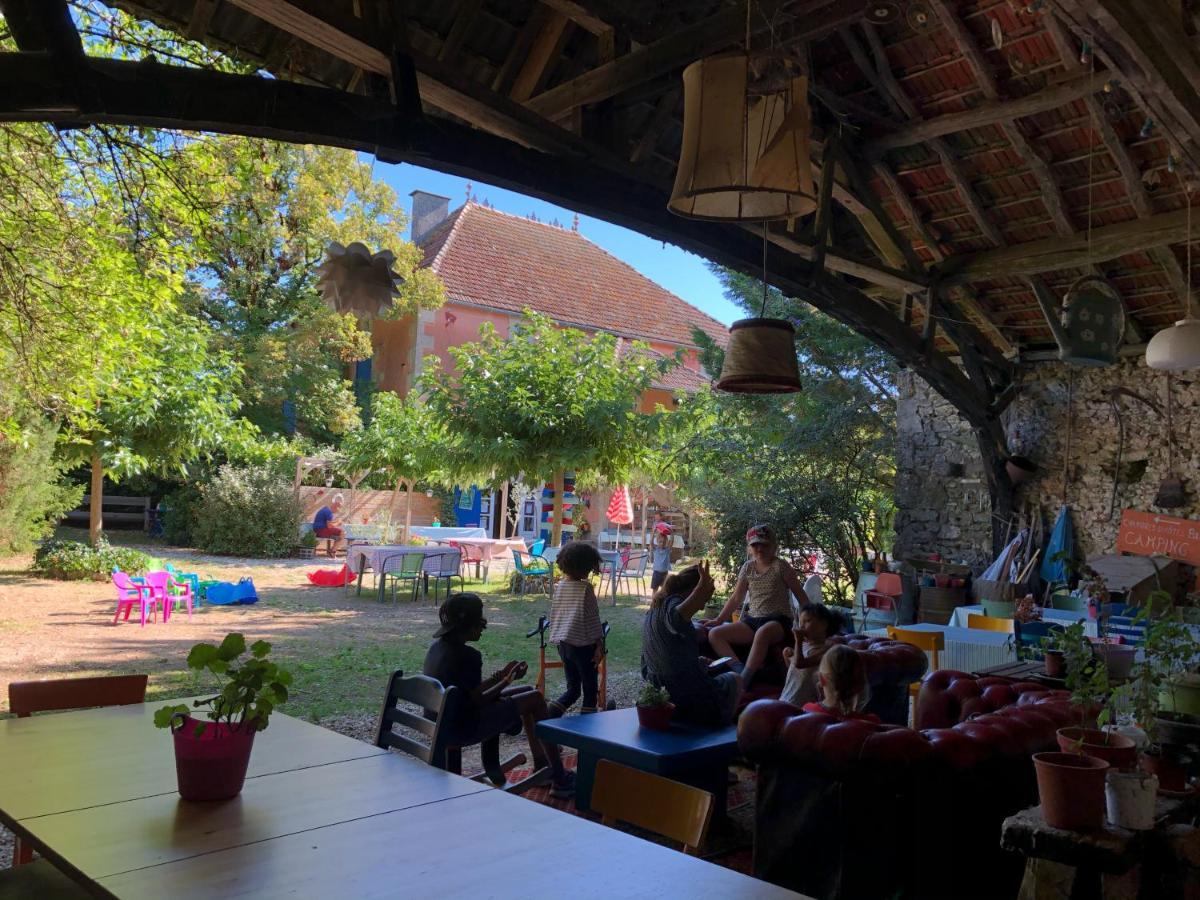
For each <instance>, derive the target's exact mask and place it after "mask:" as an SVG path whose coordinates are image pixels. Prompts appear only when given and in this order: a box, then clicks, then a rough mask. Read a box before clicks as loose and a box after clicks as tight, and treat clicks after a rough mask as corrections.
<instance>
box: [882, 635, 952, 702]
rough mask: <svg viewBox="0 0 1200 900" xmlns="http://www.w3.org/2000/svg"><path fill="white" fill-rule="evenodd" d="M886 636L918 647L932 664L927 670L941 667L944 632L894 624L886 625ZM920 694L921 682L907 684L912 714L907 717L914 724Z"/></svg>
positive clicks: (932, 670)
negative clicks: (920, 629) (919, 629)
mask: <svg viewBox="0 0 1200 900" xmlns="http://www.w3.org/2000/svg"><path fill="white" fill-rule="evenodd" d="M888 637H890V638H891V639H892V640H893V641H903V642H904V643H906V644H912V645H913V646H914V647H920V648H921V649H922V650H924V651H925V652H926V653H928V654H929V655H930V657H931V659H930V662H931V663H932V665H933V668H931V669H930V670H929V671H931V672H936V671H937V670H938V669H940V668H941V659H940V654H941V652H942V651H943V650H945V649H946V634H945V632H942V631H915V630H913V629H909V628H897V627H896V626H895V625H889V626H888ZM920 695H921V682H920V681H914V682H912V683H911V684H909V686H908V698H909V700H911V701H912V714H911V716H910V717H909V721H910V724H912V725H914V726H915V725H916V721H917V698H918V697H919V696H920Z"/></svg>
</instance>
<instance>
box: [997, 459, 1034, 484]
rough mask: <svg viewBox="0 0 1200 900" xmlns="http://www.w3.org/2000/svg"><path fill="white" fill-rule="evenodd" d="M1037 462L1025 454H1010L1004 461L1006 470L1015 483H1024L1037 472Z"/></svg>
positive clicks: (1009, 478) (1010, 479)
mask: <svg viewBox="0 0 1200 900" xmlns="http://www.w3.org/2000/svg"><path fill="white" fill-rule="evenodd" d="M1037 468H1038V467H1037V463H1035V462H1034V461H1033V460H1031V459H1026V458H1025V457H1024V456H1010V457H1009V458H1008V459H1007V460H1005V462H1004V471H1006V472H1007V473H1008V480H1009V481H1011V482H1012V483H1013V484H1023V483H1024V482H1026V481H1028V480H1029V479H1030V478H1032V477H1033V476H1034V475H1036V474H1037Z"/></svg>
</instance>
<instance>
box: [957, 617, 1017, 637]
mask: <svg viewBox="0 0 1200 900" xmlns="http://www.w3.org/2000/svg"><path fill="white" fill-rule="evenodd" d="M967 627H968V628H977V629H979V630H980V631H1003V632H1005V633H1006V634H1012V633H1013V631H1014V629H1013V620H1012V619H1001V618H1000V617H999V616H981V615H979V614H978V613H968V614H967Z"/></svg>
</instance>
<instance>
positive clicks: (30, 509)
mask: <svg viewBox="0 0 1200 900" xmlns="http://www.w3.org/2000/svg"><path fill="white" fill-rule="evenodd" d="M57 433H58V429H57V428H55V427H54V426H53V425H49V424H45V425H35V426H32V427H30V428H28V429H26V430H25V432H24V437H25V439H24V440H23V441H15V440H4V439H2V438H0V553H3V552H6V551H15V552H20V551H23V550H28V549H29V548H30V547H31V546H33V542H34V541H36V540H39V539H40V538H44V537H46V536H48V535H49V534H50V533H51V532H53V530H54V526H55V524H56V523H57V522H58V520H59V519H61V518H62V517H63V515H64V514H65V513H66V512H67V511H68V510H70V509H74V508H75V507H76V506H78V505H79V501H80V499H81V498H82V497H83V490H84V489H83V487H82V486H78V485H68V484H66V483H65V482H63V480H62V469H63V467H62V465H61V464H60V463H59V462H57V461H56V460H55V459H54V443H55V439H56V437H57Z"/></svg>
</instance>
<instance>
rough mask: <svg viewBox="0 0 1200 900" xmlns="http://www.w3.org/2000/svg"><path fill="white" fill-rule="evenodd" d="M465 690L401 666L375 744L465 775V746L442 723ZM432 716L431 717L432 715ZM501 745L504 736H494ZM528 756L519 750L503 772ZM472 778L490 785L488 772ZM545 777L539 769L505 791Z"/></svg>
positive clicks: (515, 791)
mask: <svg viewBox="0 0 1200 900" xmlns="http://www.w3.org/2000/svg"><path fill="white" fill-rule="evenodd" d="M465 699H466V698H465V697H464V696H463V695H462V692H461V691H459V690H458V688H456V687H454V686H453V685H452V686H450V687H443V686H442V683H441V682H440V681H438V680H437V679H436V678H430V677H429V676H428V675H409V676H407V677H406V676H405V675H404V670H403V669H397V670H396V671H395V672H393V673H392V677H391V678H390V679H389V680H388V688H387V694H386V696H385V697H384V698H383V710H382V711H381V712H380V714H379V727H378V728H377V729H376V730H375V746H376V747H382V748H383V749H384V750H390V749H393V748H394V749H397V750H403V751H404V752H405V753H407V754H409V755H410V756H415V757H416V758H417V759H419V760H421V761H422V762H425V763H428V764H429V765H431V766H433V767H434V768H436V769H443V770H444V771H447V772H452V773H454V774H455V775H461V774H462V747H461V746H458V745H455V744H452V743H450V741H449V740H447V738H446V736H445V735H444V734H443V733H442V730H441V727H440V724H439V723H440V722H441V721H442V719H443V716H445V715H447V714H449V715H453V714H454V713H453V711H454V709H455V708H456V706H457V704H459V703H461V702H464V701H465ZM402 704H411V705H412V706H415V707H416V708H417V711H413V710H410V709H406V708H405V706H403V705H402ZM426 713H428V714H429V715H432V718H429V715H427V714H426ZM396 726H400V727H401V728H407V729H409V730H410V731H415V732H417V733H418V734H420V735H424V736H425V737H426V738H427V739H428V741H427V742H422V741H421V740H420V739H418V738H416V737H413V736H410V735H407V734H398V733H397V732H396V731H395V728H396ZM488 740H495V741H496V742H497V745H498V744H499V740H500V736H499V735H496V736H495V737H494V738H489V739H488ZM485 743H486V741H485ZM527 761H528V758H527V757H526V756H525V754H524V753H517V754H515V755H513V756H511V757H509V758H508V759H506V760H504V761H503V762H501V763H500V771H501V772H503V773H504V774H506V775H507V774H508V773H509V772H510V771H511V770H512V769H515V768H516V767H517V766H521V765H524V764H525V763H526V762H527ZM467 777H468V778H470V779H471V780H472V781H478V782H480V783H481V784H490V783H491V781H490V780H489V779H488V777H487V773H486V772H479V773H477V774H475V775H468V776H467ZM544 780H545V778H544V773H543V772H542V771H536V772H534V773H533V774H532V775H530V776H529V777H528V778H525V779H523V780H522V781H518V782H516V783H515V784H510V785H507V786H505V788H504V790H506V791H507V792H509V793H512V794H519V793H522V792H523V791H526V790H528V789H529V788H531V787H534V786H535V785H537V784H541V783H542V782H543V781H544Z"/></svg>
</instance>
